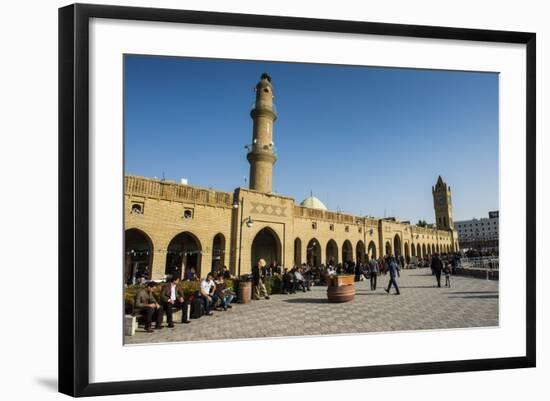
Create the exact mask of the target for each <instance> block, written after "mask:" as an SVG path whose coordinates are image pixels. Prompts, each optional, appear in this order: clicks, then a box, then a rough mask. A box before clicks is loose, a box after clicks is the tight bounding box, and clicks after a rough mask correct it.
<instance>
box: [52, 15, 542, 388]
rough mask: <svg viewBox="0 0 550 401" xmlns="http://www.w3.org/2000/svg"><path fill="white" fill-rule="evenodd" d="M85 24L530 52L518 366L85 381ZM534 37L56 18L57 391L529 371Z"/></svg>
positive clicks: (241, 18) (285, 20)
mask: <svg viewBox="0 0 550 401" xmlns="http://www.w3.org/2000/svg"><path fill="white" fill-rule="evenodd" d="M91 18H106V19H120V20H141V21H159V22H173V23H188V24H189V23H191V24H205V25H221V26H239V27H251V28H274V29H285V30H302V31H323V32H337V33H353V34H370V35H386V36H401V37H415V38H437V39H450V40H468V41H484V42H499V43H516V44H525V45H526V60H525V62H526V68H527V70H526V71H527V74H526V79H527V82H526V88H527V90H526V94H525V96H526V106H527V107H526V113H527V114H526V121H527V125H526V134H527V135H526V138H525V141H526V151H527V166H526V171H527V177H526V180H527V181H526V185H527V193H526V217H527V219H526V230H527V238H526V241H527V242H526V255H527V257H526V261H525V263H526V267H527V268H526V275H527V276H526V308H527V310H526V317H527V321H526V327H525V332H526V340H527V341H526V353H525V355H524V356H521V357H510V358H495V359H475V360H457V361H445V362H429V363H409V364H399V365H382V366H364V367H348V368H331V369H313V370H299V371H284V372H269V373H247V374H230V375H221V376H201V377H184V378H166V379H154V380H139V381H123V382H105V383H90V381H89V335H88V329H89V320H88V318H89V312H88V310H89V309H88V307H89V303H90V301H89V290H88V277H89V265H88V260H89V258H88V256H89V231H88V229H89V222H88V218H89V191H90V189H89V181H88V172H89V145H88V139H89V132H88V122H89V121H88V118H89V117H88V107H89V105H88V95H89V82H88V61H89V54H88V52H89V36H88V35H89V31H88V29H89V21H90V19H91ZM535 65H536V35H535V33H527V32H509V31H494V30H479V29H463V28H447V27H436V26H417V25H401V24H387V23H372V22H359V21H337V20H325V19H310V18H295V17H279V16H266V15H246V14H232V13H219V12H203V11H186V10H172V9H155V8H137V7H121V6H106V5H87V4H74V5H69V6H67V7H63V8H60V9H59V391H60V392H62V393H65V394H68V395H71V396H77V397H79V396H96V395H107V394H125V393H142V392H157V391H174V390H189V389H202V388H217V387H238V386H251V385H266V384H281V383H295V382H315V381H325V380H344V379H346V380H348V379H362V378H374V377H387V376H401V375H422V374H433V373H450V372H464V371H481V370H494V369H514V368H528V367H534V366H535V364H536V292H535V291H536V288H535V282H536V269H535V266H536V260H535V258H536V256H535V255H536V252H535V250H536V199H535V194H536V187H535V185H536V181H535V174H536V170H535V166H536V159H535V157H536V149H535V146H536V132H535V120H536V114H535V113H536V111H535V110H536V104H535V101H536V67H535Z"/></svg>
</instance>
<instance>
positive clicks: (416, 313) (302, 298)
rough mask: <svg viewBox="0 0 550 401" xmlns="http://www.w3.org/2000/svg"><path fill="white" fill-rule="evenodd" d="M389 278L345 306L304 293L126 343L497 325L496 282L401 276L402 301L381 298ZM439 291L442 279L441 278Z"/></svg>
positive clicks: (412, 273)
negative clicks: (448, 282)
mask: <svg viewBox="0 0 550 401" xmlns="http://www.w3.org/2000/svg"><path fill="white" fill-rule="evenodd" d="M388 280H389V275H387V276H383V275H382V276H380V277H379V280H378V288H377V290H376V291H371V290H370V284H369V283H368V282H367V281H362V282H359V283H356V284H355V286H356V295H355V299H354V300H353V301H352V302H348V303H342V304H333V303H328V302H327V299H326V291H327V289H326V287H322V286H318V287H312V290H311V291H309V292H305V293H304V292H298V293H296V294H291V295H280V294H275V295H273V296H272V297H271V299H270V300H261V301H252V302H251V303H249V304H244V305H240V304H235V305H234V307H233V309H230V310H228V311H227V312H223V311H221V312H214V315H213V316H203V317H202V318H200V319H196V320H192V322H191V323H190V324H179V323H177V324H176V325H175V327H174V328H173V329H170V328H167V327H165V328H164V329H162V330H159V331H155V332H154V333H151V334H149V333H146V332H145V331H144V330H143V328H142V327H140V328H139V329H138V330H137V331H136V334H135V335H134V336H131V337H129V336H126V337H125V342H126V344H139V343H156V342H172V341H204V340H219V339H237V338H257V337H280V336H303V335H319V334H340V333H364V332H380V331H395V330H419V329H442V328H460V327H488V326H497V325H498V305H499V302H498V301H499V292H498V291H499V289H498V281H487V280H484V279H479V278H471V277H458V276H453V277H452V278H451V280H452V281H451V288H445V287H442V288H437V287H436V286H435V276H432V275H431V272H430V269H426V268H424V269H411V270H404V271H401V277H400V278H398V283H399V286H400V289H401V295H399V296H396V295H393V292H394V289H393V288H392V290H391V292H390V294H391V295H388V294H386V292H385V291H384V289H383V288H384V287H385V286H386V285H387V283H388ZM441 281H442V284H443V283H444V281H445V279H444V276H443V277H442V279H441Z"/></svg>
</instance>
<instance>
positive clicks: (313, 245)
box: [306, 238, 321, 267]
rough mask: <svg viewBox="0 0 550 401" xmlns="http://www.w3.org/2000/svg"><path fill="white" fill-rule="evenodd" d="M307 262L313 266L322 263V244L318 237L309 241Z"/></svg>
mask: <svg viewBox="0 0 550 401" xmlns="http://www.w3.org/2000/svg"><path fill="white" fill-rule="evenodd" d="M306 263H307V264H308V265H309V266H312V267H317V266H320V265H321V244H319V240H317V238H312V239H310V240H309V242H308V243H307V248H306Z"/></svg>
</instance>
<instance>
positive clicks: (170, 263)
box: [165, 231, 203, 277]
mask: <svg viewBox="0 0 550 401" xmlns="http://www.w3.org/2000/svg"><path fill="white" fill-rule="evenodd" d="M201 262H202V245H201V243H200V241H199V239H198V238H197V237H196V236H195V234H193V233H191V232H189V231H184V232H181V233H179V234H177V235H176V236H174V238H172V240H171V241H170V243H169V244H168V248H167V250H166V268H165V273H166V274H176V275H177V276H178V277H181V276H182V274H183V271H184V270H185V271H188V270H189V269H191V268H194V269H195V271H196V272H197V275H198V276H199V277H201V274H202V273H203V272H202V271H201V267H202V266H201Z"/></svg>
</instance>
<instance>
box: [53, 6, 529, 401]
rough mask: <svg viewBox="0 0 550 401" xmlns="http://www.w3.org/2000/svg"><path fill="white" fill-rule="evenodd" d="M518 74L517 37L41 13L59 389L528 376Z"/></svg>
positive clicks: (523, 101) (521, 68)
mask: <svg viewBox="0 0 550 401" xmlns="http://www.w3.org/2000/svg"><path fill="white" fill-rule="evenodd" d="M535 82H536V72H535V34H534V33H526V32H507V31H489V30H477V29H476V30H474V29H464V28H449V27H434V26H415V25H397V24H391V23H370V22H362V21H337V20H320V19H308V18H295V17H279V16H265V15H243V14H231V13H216V12H203V11H185V10H169V9H152V8H136V7H118V6H101V5H86V4H77V5H70V6H67V7H64V8H61V9H60V10H59V215H60V218H59V390H60V391H61V392H62V393H65V394H69V395H72V396H95V395H106V394H121V393H139V392H156V391H173V390H187V389H201V388H215V387H235V386H250V385H264V384H281V383H294V382H312V381H324V380H343V379H355V378H372V377H384V376H398V375H419V374H433V373H448V372H463V371H481V370H490V369H511V368H527V367H534V366H535V361H536V358H535V355H536V352H535V306H536V305H535V277H536V261H535V244H536V237H535V221H536V219H535V143H536V140H535V109H536V107H535ZM159 361H165V363H159Z"/></svg>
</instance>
